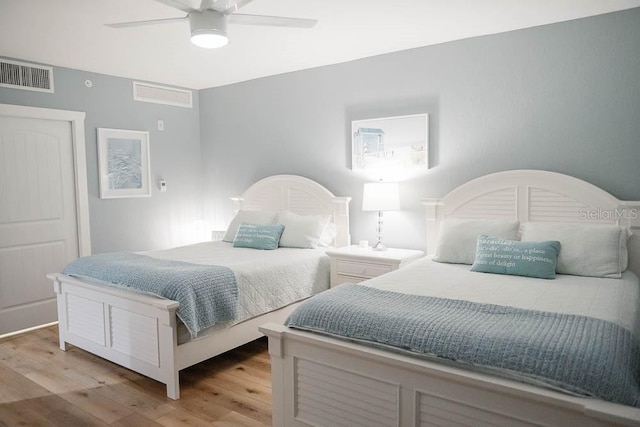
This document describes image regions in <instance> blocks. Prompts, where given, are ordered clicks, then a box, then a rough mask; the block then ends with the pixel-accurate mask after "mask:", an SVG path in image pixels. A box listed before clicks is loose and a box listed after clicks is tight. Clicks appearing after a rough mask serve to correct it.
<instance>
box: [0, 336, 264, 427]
mask: <svg viewBox="0 0 640 427" xmlns="http://www.w3.org/2000/svg"><path fill="white" fill-rule="evenodd" d="M57 331H58V329H57V326H52V327H48V328H45V329H39V330H36V331H31V332H28V333H25V334H22V335H17V336H14V337H10V338H5V339H3V340H0V426H18V425H20V426H24V425H34V426H39V425H42V426H50V425H53V426H107V425H108V426H136V427H146V426H184V425H187V426H220V427H222V426H249V427H252V426H268V425H271V370H270V365H269V354H268V352H267V341H266V339H265V338H262V339H259V340H256V341H253V342H252V343H249V344H246V345H244V346H242V347H240V348H237V349H235V350H232V351H230V352H227V353H225V354H222V355H220V356H217V357H214V358H212V359H209V360H207V361H205V362H202V363H199V364H197V365H195V366H192V367H190V368H187V369H184V370H183V371H181V372H180V385H181V390H180V391H181V398H180V400H177V401H176V400H171V399H169V398H167V397H166V394H165V393H166V389H165V386H164V385H163V384H161V383H159V382H157V381H154V380H152V379H149V378H147V377H144V376H142V375H140V374H137V373H135V372H132V371H130V370H128V369H125V368H122V367H120V366H118V365H115V364H113V363H111V362H108V361H106V360H104V359H101V358H99V357H97V356H94V355H92V354H90V353H87V352H85V351H83V350H80V349H78V348H76V347H73V346H69V347H70V349H69V350H67V351H66V352H64V351H61V350H60V348H59V347H58V332H57Z"/></svg>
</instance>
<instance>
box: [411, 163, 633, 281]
mask: <svg viewBox="0 0 640 427" xmlns="http://www.w3.org/2000/svg"><path fill="white" fill-rule="evenodd" d="M423 204H424V205H425V207H426V216H427V253H429V254H431V253H434V252H435V248H436V244H437V242H438V232H439V230H440V223H441V221H443V220H444V219H446V218H487V219H516V220H519V221H520V222H521V223H522V222H527V221H534V222H576V223H580V224H603V223H604V224H617V225H620V226H623V227H628V228H630V229H632V230H633V229H635V233H634V236H632V237H631V239H629V242H628V247H629V269H630V270H632V271H633V272H635V273H636V274H638V275H640V235H639V234H640V201H633V202H631V201H622V200H618V199H617V198H615V197H614V196H612V195H611V194H609V193H607V192H606V191H604V190H602V189H601V188H599V187H596V186H595V185H593V184H590V183H588V182H585V181H582V180H580V179H577V178H574V177H571V176H568V175H563V174H560V173H555V172H547V171H539V170H512V171H505V172H497V173H493V174H490V175H485V176H483V177H480V178H477V179H474V180H472V181H469V182H467V183H466V184H463V185H461V186H460V187H458V188H456V189H454V190H452V191H451V192H450V193H449V194H447V195H446V196H444V197H443V198H442V199H424V200H423Z"/></svg>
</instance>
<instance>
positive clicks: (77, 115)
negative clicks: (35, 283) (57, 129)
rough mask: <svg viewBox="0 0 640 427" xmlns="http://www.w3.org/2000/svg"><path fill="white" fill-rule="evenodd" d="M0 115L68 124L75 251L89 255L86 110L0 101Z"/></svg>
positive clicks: (82, 254) (80, 254) (81, 254)
mask: <svg viewBox="0 0 640 427" xmlns="http://www.w3.org/2000/svg"><path fill="white" fill-rule="evenodd" d="M0 116H7V117H20V118H31V119H42V120H56V121H63V122H69V123H70V124H71V143H72V148H73V166H74V167H73V169H74V171H73V172H74V180H75V192H76V197H75V198H76V220H77V229H78V254H79V256H81V257H82V256H87V255H91V233H90V228H89V190H88V187H87V155H86V150H85V139H84V118H85V113H84V112H82V111H70V110H56V109H52V108H40V107H28V106H22V105H12V104H0Z"/></svg>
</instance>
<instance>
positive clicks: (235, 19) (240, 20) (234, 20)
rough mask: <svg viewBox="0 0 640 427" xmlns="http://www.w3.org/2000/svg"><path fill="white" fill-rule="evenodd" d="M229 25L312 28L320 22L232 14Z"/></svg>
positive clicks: (282, 17) (315, 20)
mask: <svg viewBox="0 0 640 427" xmlns="http://www.w3.org/2000/svg"><path fill="white" fill-rule="evenodd" d="M229 23H230V24H242V25H268V26H272V27H292V28H311V27H313V26H314V25H316V24H317V23H318V20H317V19H304V18H286V17H284V16H263V15H244V14H241V13H232V14H231V15H229Z"/></svg>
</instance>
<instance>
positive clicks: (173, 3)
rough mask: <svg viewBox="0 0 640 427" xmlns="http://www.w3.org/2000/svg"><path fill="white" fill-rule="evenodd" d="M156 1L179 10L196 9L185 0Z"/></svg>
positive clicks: (187, 11) (186, 11)
mask: <svg viewBox="0 0 640 427" xmlns="http://www.w3.org/2000/svg"><path fill="white" fill-rule="evenodd" d="M156 1H157V2H158V3H162V4H166V5H167V6H170V7H172V8H174V9H178V10H181V11H183V12H185V13H189V12H193V11H194V10H198V9H197V8H196V7H194V6H193V4H189V3H188V2H186V0H182V1H180V0H156Z"/></svg>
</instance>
